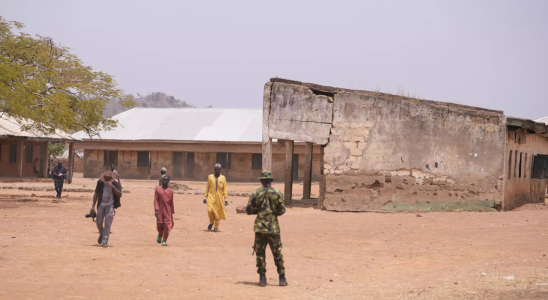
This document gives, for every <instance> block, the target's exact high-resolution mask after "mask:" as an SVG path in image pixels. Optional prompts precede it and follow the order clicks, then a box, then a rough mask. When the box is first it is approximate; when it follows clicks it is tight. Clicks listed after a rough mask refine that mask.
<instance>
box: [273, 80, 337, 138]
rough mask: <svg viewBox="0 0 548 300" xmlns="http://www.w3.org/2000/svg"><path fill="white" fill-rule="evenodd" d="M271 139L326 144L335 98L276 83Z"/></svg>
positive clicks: (274, 86)
mask: <svg viewBox="0 0 548 300" xmlns="http://www.w3.org/2000/svg"><path fill="white" fill-rule="evenodd" d="M271 97H272V98H271V107H270V118H269V137H270V138H277V139H284V140H292V141H301V142H312V143H316V144H325V143H327V140H328V138H329V130H330V129H331V123H332V119H333V114H332V111H333V97H329V96H325V95H318V94H314V92H313V90H311V89H309V88H307V87H302V86H296V85H288V84H284V83H274V84H273V86H272V96H271Z"/></svg>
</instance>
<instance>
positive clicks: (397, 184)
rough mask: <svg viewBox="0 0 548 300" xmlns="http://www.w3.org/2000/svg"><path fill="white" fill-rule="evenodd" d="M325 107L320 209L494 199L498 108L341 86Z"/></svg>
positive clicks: (498, 195) (497, 195) (499, 157)
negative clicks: (329, 115) (329, 108)
mask: <svg viewBox="0 0 548 300" xmlns="http://www.w3.org/2000/svg"><path fill="white" fill-rule="evenodd" d="M333 109H334V114H333V115H334V117H333V128H332V130H331V136H330V141H329V143H328V144H327V146H326V147H325V149H324V151H325V157H324V161H325V162H324V173H325V174H326V175H325V181H326V191H325V194H324V199H323V203H322V205H323V207H324V208H325V209H328V210H351V211H363V210H380V209H390V207H391V206H390V204H391V203H398V202H406V203H417V202H427V203H437V202H449V201H468V200H502V177H501V176H502V173H503V166H504V163H503V151H504V142H505V136H504V134H505V125H504V116H503V115H502V113H500V112H493V111H487V110H480V109H472V108H468V109H466V108H462V107H449V106H446V105H442V104H438V103H436V102H429V101H413V100H409V99H403V98H401V97H392V98H391V97H381V96H375V95H363V94H362V95H360V94H355V93H348V92H342V93H338V94H336V95H335V100H334V108H333Z"/></svg>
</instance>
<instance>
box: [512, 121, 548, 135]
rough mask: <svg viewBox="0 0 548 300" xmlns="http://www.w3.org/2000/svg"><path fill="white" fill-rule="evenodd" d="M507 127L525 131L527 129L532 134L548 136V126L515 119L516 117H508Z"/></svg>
mask: <svg viewBox="0 0 548 300" xmlns="http://www.w3.org/2000/svg"><path fill="white" fill-rule="evenodd" d="M506 120H507V125H508V126H516V127H520V128H523V129H527V130H529V131H531V132H534V133H538V134H543V135H544V134H547V133H548V125H546V124H544V123H539V122H535V121H533V120H530V119H522V118H514V117H507V118H506Z"/></svg>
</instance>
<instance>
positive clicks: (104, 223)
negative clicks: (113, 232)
mask: <svg viewBox="0 0 548 300" xmlns="http://www.w3.org/2000/svg"><path fill="white" fill-rule="evenodd" d="M120 197H122V189H121V187H120V185H119V182H118V181H114V174H113V173H112V172H111V171H106V172H104V173H103V174H101V178H100V179H99V180H97V185H96V186H95V194H93V204H92V205H91V210H90V213H91V214H93V213H94V212H95V204H97V229H98V230H99V239H98V240H97V243H99V244H101V245H102V246H103V247H108V238H109V236H110V228H111V225H112V220H113V219H114V214H115V212H114V209H115V208H118V207H120V206H121V204H120Z"/></svg>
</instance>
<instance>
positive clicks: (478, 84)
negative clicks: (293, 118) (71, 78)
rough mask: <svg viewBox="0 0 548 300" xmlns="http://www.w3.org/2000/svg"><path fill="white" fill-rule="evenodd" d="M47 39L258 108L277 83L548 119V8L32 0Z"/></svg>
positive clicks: (133, 77)
mask: <svg viewBox="0 0 548 300" xmlns="http://www.w3.org/2000/svg"><path fill="white" fill-rule="evenodd" d="M0 15H1V16H3V17H4V18H6V19H7V20H13V21H20V22H23V23H24V24H25V25H26V28H25V29H24V31H25V32H27V33H32V34H40V35H47V36H51V37H53V38H54V40H55V41H57V42H58V43H61V44H63V45H65V46H68V47H70V48H72V49H73V52H74V53H75V54H76V55H78V56H79V57H80V58H81V59H82V60H83V61H84V63H85V64H87V65H91V66H93V68H94V69H95V70H99V71H104V72H107V73H109V74H111V75H113V76H115V77H116V80H117V82H118V83H119V85H120V87H121V88H122V89H124V90H125V91H126V92H128V93H141V94H147V93H151V92H165V93H167V94H169V95H173V96H175V97H176V98H178V99H181V100H185V101H187V102H189V103H191V104H193V105H195V106H198V107H204V106H206V105H213V106H214V107H256V108H259V107H261V105H262V89H263V85H264V83H265V82H266V81H268V80H269V78H270V77H274V76H278V77H283V78H289V79H294V80H300V81H307V82H314V83H318V84H324V85H331V86H338V87H344V88H354V89H366V90H375V89H377V88H379V89H380V90H381V91H382V92H389V93H396V92H397V90H398V87H400V86H402V87H404V88H405V90H406V91H409V93H410V94H414V93H417V94H418V95H420V97H421V98H423V99H430V100H438V101H447V102H456V103H461V104H467V105H474V106H480V107H485V108H491V109H499V110H504V111H505V113H506V115H510V116H515V117H523V118H531V119H538V118H540V117H544V116H547V115H548V57H547V54H548V18H547V17H546V16H547V15H548V1H542V0H541V1H532V0H527V1H187V2H185V3H183V1H133V0H132V1H129V0H128V1H121V0H119V1H38V0H37V1H21V0H17V1H15V0H13V1H11V0H3V1H1V2H0Z"/></svg>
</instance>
